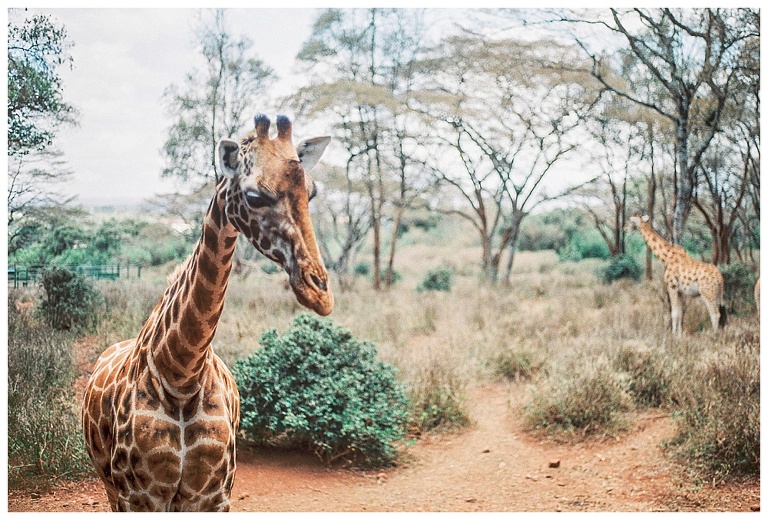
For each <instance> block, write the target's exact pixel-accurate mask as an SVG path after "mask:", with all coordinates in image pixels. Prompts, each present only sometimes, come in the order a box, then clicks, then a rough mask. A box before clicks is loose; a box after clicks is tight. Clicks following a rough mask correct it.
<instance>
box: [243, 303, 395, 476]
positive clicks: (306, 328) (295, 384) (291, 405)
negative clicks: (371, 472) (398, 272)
mask: <svg viewBox="0 0 768 520" xmlns="http://www.w3.org/2000/svg"><path fill="white" fill-rule="evenodd" d="M261 343H262V349H261V350H258V351H256V352H255V353H253V354H252V355H251V356H249V357H248V358H247V359H244V360H241V361H238V362H237V363H235V365H234V367H233V370H232V372H233V374H234V376H235V379H236V380H237V384H238V388H239V390H240V397H241V408H240V409H241V413H242V423H241V424H242V429H243V430H244V431H245V433H246V435H247V436H248V437H249V438H251V439H253V440H254V441H256V442H270V441H274V440H276V439H277V438H281V439H282V440H284V441H286V442H288V443H289V444H291V445H298V446H302V445H306V446H309V447H311V449H312V450H313V451H314V452H315V453H316V454H317V455H318V456H319V457H320V458H321V460H323V461H324V462H325V463H327V464H330V463H332V462H333V461H335V460H338V459H347V460H351V461H354V462H357V463H359V464H363V465H366V466H385V465H389V464H392V463H393V461H394V459H395V456H396V450H395V447H394V444H393V443H395V442H397V441H399V440H400V439H402V437H403V436H404V434H405V426H406V422H407V417H408V402H407V399H406V396H405V392H404V390H403V389H402V388H401V386H400V384H399V383H398V382H397V381H396V371H395V369H394V367H392V366H391V365H387V364H384V363H381V362H378V361H376V360H375V357H376V348H375V346H374V345H373V344H372V343H369V342H366V341H359V340H357V339H355V338H354V337H353V336H352V334H351V333H350V332H349V331H348V330H346V329H344V328H341V327H337V326H334V325H333V324H332V322H331V321H330V320H327V319H321V318H318V317H315V316H313V315H309V314H302V315H300V316H298V317H297V318H296V319H295V320H294V323H293V327H292V328H291V329H289V330H288V331H287V332H286V333H285V334H283V335H282V336H278V334H277V332H276V331H275V330H270V331H267V332H265V333H264V334H263V335H262V337H261Z"/></svg>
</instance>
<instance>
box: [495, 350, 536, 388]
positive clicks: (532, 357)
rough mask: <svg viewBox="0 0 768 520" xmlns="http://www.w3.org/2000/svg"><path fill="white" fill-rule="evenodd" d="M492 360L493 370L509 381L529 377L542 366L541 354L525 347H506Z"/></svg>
mask: <svg viewBox="0 0 768 520" xmlns="http://www.w3.org/2000/svg"><path fill="white" fill-rule="evenodd" d="M493 361H494V363H493V365H494V372H495V373H496V374H498V375H500V376H501V377H503V378H505V379H508V380H509V381H521V380H526V379H530V378H531V377H533V375H534V374H536V373H537V372H538V371H539V370H540V369H541V368H542V367H543V366H544V357H543V355H542V354H540V353H536V352H534V351H533V350H531V349H525V348H521V349H514V348H507V349H505V350H503V351H502V352H500V353H499V354H498V355H496V357H495V358H494V360H493Z"/></svg>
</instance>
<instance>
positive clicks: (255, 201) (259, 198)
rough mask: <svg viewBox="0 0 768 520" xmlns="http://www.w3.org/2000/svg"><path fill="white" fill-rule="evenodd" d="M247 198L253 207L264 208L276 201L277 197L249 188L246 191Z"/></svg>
mask: <svg viewBox="0 0 768 520" xmlns="http://www.w3.org/2000/svg"><path fill="white" fill-rule="evenodd" d="M245 200H246V201H247V202H248V205H249V206H250V207H252V208H256V209H258V208H264V207H267V206H271V205H272V204H274V203H275V199H274V198H273V197H271V196H269V195H267V194H265V193H261V192H259V191H254V190H248V191H246V192H245Z"/></svg>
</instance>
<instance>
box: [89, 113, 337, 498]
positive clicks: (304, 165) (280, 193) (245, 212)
mask: <svg viewBox="0 0 768 520" xmlns="http://www.w3.org/2000/svg"><path fill="white" fill-rule="evenodd" d="M254 123H255V124H254V126H255V128H254V130H253V131H252V132H251V133H249V134H248V135H247V136H246V137H245V138H244V139H242V140H240V141H234V140H231V139H222V140H221V141H220V142H219V144H218V146H217V150H216V153H217V160H218V166H219V169H220V171H221V173H222V175H221V179H220V180H219V181H218V183H217V185H216V189H215V193H214V196H213V198H212V200H211V203H210V205H209V207H208V210H207V212H206V214H205V218H204V220H203V226H202V233H201V237H200V240H199V241H198V243H197V245H196V246H195V249H194V251H193V252H192V254H191V255H190V257H189V258H188V259H187V260H186V261H185V262H184V263H183V264H182V265H181V266H179V267H178V268H177V270H176V272H174V274H172V275H171V276H169V283H168V287H167V289H166V291H165V293H164V294H163V296H162V297H161V299H160V301H159V303H158V304H157V306H156V307H155V309H154V310H153V311H152V313H151V314H150V316H149V318H148V319H147V321H146V323H145V324H144V326H143V327H142V329H141V331H140V332H139V334H138V336H137V337H136V338H134V339H130V340H126V341H123V342H120V343H117V344H115V345H113V346H111V347H109V348H108V349H107V350H105V351H104V353H103V354H102V355H101V357H100V358H99V359H98V360H97V362H96V364H95V366H94V369H93V372H92V374H91V377H90V379H89V381H88V385H87V387H86V391H85V396H84V400H83V407H82V414H81V418H82V425H83V430H84V434H85V441H86V447H87V451H88V454H89V456H90V457H91V460H92V462H93V464H94V466H95V467H96V471H97V473H98V474H99V476H100V477H101V479H102V481H103V483H104V486H105V488H106V492H107V498H108V499H109V503H110V507H111V508H112V510H113V511H228V510H229V507H230V498H229V497H230V493H231V491H232V485H233V483H234V475H235V467H236V461H235V438H236V436H237V429H238V425H239V419H240V398H239V395H238V391H237V385H236V384H235V381H234V379H233V377H232V375H231V373H230V372H229V369H228V368H227V367H226V366H225V364H224V363H223V362H222V361H221V360H220V359H219V357H218V356H217V355H216V354H215V353H214V352H213V349H212V348H211V341H212V339H213V337H214V334H215V332H216V326H217V324H218V321H219V318H220V316H221V313H222V310H223V305H224V296H225V292H226V288H227V283H228V280H229V273H230V270H231V267H232V256H233V254H234V251H235V242H236V239H237V236H238V235H239V234H242V235H244V236H245V237H247V239H248V241H249V242H250V243H251V244H252V245H253V246H254V247H256V248H257V249H258V250H259V251H260V252H262V253H263V254H264V255H266V256H267V257H268V258H270V259H272V260H273V261H275V262H276V263H278V264H279V265H280V266H281V267H283V268H284V269H285V271H286V272H287V273H288V275H289V280H290V285H291V287H292V289H293V291H294V294H295V295H296V299H297V300H298V301H299V302H300V303H301V304H303V305H305V306H306V307H308V308H310V309H312V310H314V311H315V312H317V313H318V314H321V315H328V314H330V312H331V311H332V310H333V306H334V299H333V292H332V291H331V288H330V285H329V282H328V273H327V271H326V269H325V266H324V264H323V260H322V257H321V256H320V251H319V248H318V246H317V242H316V239H315V233H314V228H313V225H312V221H311V219H310V215H309V200H310V198H311V197H312V195H313V194H314V193H315V185H314V181H313V180H312V179H311V178H310V177H309V176H308V175H307V173H306V172H307V171H309V170H310V169H311V168H312V167H313V166H315V164H317V162H318V160H319V159H320V157H321V156H322V154H323V153H324V151H325V149H326V147H327V145H328V143H329V142H330V137H318V138H313V139H308V140H305V141H302V142H301V143H299V144H298V145H297V146H295V147H294V145H293V143H292V140H291V135H292V124H291V122H290V120H289V119H288V118H287V117H284V116H279V117H278V118H277V121H276V126H277V136H276V137H274V138H270V136H269V127H270V121H269V118H267V117H266V116H263V115H260V116H257V117H256V118H255V121H254Z"/></svg>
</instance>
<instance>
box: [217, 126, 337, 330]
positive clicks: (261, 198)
mask: <svg viewBox="0 0 768 520" xmlns="http://www.w3.org/2000/svg"><path fill="white" fill-rule="evenodd" d="M254 121H255V129H254V130H253V131H252V132H251V133H249V134H248V135H247V136H246V137H245V138H244V139H242V140H241V141H239V142H238V141H233V140H232V139H222V140H221V141H219V144H218V147H217V157H218V161H219V166H220V170H221V172H222V174H223V176H224V177H225V178H226V179H225V182H226V183H227V186H226V215H227V219H228V220H229V222H231V223H232V225H233V226H234V227H235V229H237V231H239V232H240V233H242V234H243V235H245V236H246V237H247V238H248V241H249V242H250V243H251V244H253V246H254V247H255V248H256V249H258V250H259V251H260V252H261V253H263V254H264V255H265V256H267V257H268V258H270V259H271V260H273V261H274V262H275V263H277V264H278V265H280V266H281V267H282V268H283V269H285V271H286V272H287V273H288V275H289V281H290V284H291V288H292V289H293V292H294V294H295V295H296V299H297V300H298V301H299V303H301V304H302V305H304V306H306V307H308V308H310V309H312V310H314V311H315V312H317V313H318V314H320V315H322V316H327V315H328V314H330V313H331V311H332V310H333V293H332V292H331V288H330V286H329V283H328V272H327V271H326V269H325V265H324V264H323V259H322V257H321V256H320V250H319V249H318V247H317V241H316V240H315V231H314V228H313V226H312V220H311V219H310V216H309V200H310V199H311V198H312V197H313V195H314V194H315V191H316V188H315V183H314V182H313V180H312V179H311V178H310V177H309V175H307V173H306V172H307V171H309V170H311V169H312V167H314V166H315V164H317V162H318V160H319V159H320V156H322V154H323V152H324V151H325V148H326V146H328V143H329V142H330V140H331V138H330V137H315V138H312V139H306V140H304V141H302V142H300V143H299V144H298V145H297V146H295V147H294V145H293V141H292V138H291V122H290V120H289V119H288V118H287V117H285V116H278V118H277V121H276V123H277V125H276V126H277V137H275V138H274V139H270V137H269V127H270V121H269V118H267V116H264V115H258V116H256V118H255V120H254Z"/></svg>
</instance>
